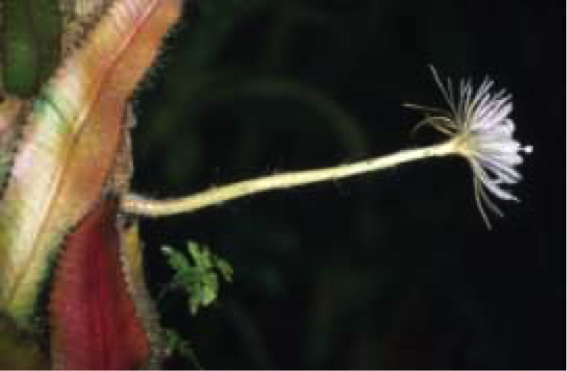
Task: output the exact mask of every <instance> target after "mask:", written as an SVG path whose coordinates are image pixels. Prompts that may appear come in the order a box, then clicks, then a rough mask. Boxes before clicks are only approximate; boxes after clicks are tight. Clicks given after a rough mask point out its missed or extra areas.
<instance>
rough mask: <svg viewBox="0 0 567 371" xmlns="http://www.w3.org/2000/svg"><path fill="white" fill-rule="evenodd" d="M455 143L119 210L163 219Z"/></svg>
mask: <svg viewBox="0 0 567 371" xmlns="http://www.w3.org/2000/svg"><path fill="white" fill-rule="evenodd" d="M456 149H457V147H456V142H455V140H450V141H447V142H445V143H442V144H438V145H434V146H429V147H423V148H417V149H410V150H405V151H401V152H397V153H394V154H392V155H387V156H383V157H377V158H372V159H369V160H363V161H360V162H355V163H352V164H346V165H341V166H336V167H329V168H322V169H314V170H304V171H297V172H287V173H282V174H276V175H271V176H266V177H261V178H256V179H251V180H245V181H241V182H237V183H233V184H228V185H225V186H220V187H215V188H212V189H209V190H206V191H203V192H200V193H197V194H194V195H190V196H187V197H182V198H174V199H166V200H152V199H148V198H145V197H143V196H139V195H135V194H130V195H128V196H126V197H125V198H124V199H123V200H122V210H123V211H124V212H126V213H130V214H135V215H139V216H147V217H153V218H157V217H165V216H170V215H175V214H182V213H191V212H195V211H197V210H200V209H203V208H206V207H209V206H214V205H219V204H222V203H223V202H226V201H230V200H234V199H238V198H243V197H247V196H251V195H254V194H258V193H263V192H268V191H273V190H277V189H287V188H293V187H300V186H305V185H308V184H313V183H320V182H326V181H334V180H339V179H343V178H348V177H353V176H356V175H361V174H365V173H369V172H374V171H378V170H382V169H387V168H391V167H394V166H397V165H401V164H403V163H406V162H411V161H416V160H422V159H426V158H430V157H441V156H447V155H451V154H455V153H456Z"/></svg>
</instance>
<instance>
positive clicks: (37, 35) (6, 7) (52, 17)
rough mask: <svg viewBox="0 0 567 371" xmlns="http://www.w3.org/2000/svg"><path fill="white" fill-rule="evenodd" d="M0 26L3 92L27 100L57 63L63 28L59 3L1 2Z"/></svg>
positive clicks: (41, 0) (49, 0) (42, 0)
mask: <svg viewBox="0 0 567 371" xmlns="http://www.w3.org/2000/svg"><path fill="white" fill-rule="evenodd" d="M0 25H1V27H2V28H1V33H0V45H1V51H0V55H1V56H2V80H3V84H4V89H6V91H8V92H9V93H12V94H15V95H17V96H19V97H22V98H25V97H30V96H32V95H33V94H35V93H36V92H37V91H38V89H39V87H40V86H41V84H43V83H44V82H45V81H46V80H47V79H48V78H49V76H50V75H51V74H52V72H53V70H54V69H55V67H56V66H57V64H58V63H59V56H60V39H61V33H62V27H63V26H62V19H61V14H60V11H59V6H58V2H57V1H53V0H4V2H3V9H2V20H1V21H0Z"/></svg>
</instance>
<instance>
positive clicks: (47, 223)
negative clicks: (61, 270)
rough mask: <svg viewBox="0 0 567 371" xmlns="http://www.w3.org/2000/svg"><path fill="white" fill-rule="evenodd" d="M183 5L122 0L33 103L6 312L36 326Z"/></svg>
mask: <svg viewBox="0 0 567 371" xmlns="http://www.w3.org/2000/svg"><path fill="white" fill-rule="evenodd" d="M181 7H182V1H181V0H117V1H115V2H114V3H113V5H112V7H111V8H109V10H108V11H107V13H106V14H105V15H104V17H103V18H102V19H101V20H100V22H99V23H98V24H97V26H96V27H95V28H94V29H93V31H92V32H91V34H90V35H89V36H88V38H87V39H86V40H85V42H84V43H83V46H82V47H81V48H80V49H78V50H77V51H76V52H75V53H73V54H72V55H71V56H70V57H69V58H68V59H67V60H66V61H65V63H64V64H63V66H62V67H61V68H60V69H59V70H58V72H57V73H56V76H55V77H54V78H53V79H52V80H51V81H50V82H49V83H48V85H47V86H46V88H45V89H43V90H42V91H41V93H40V96H39V98H37V99H36V100H35V101H34V108H33V111H32V113H31V115H30V117H29V119H28V122H27V124H26V127H25V129H24V133H23V140H22V144H21V145H20V148H19V151H18V154H17V156H16V158H15V163H14V166H13V168H12V172H11V177H10V180H9V183H8V185H7V188H6V191H5V193H4V197H3V200H2V204H1V207H0V310H2V311H4V312H5V313H6V314H8V315H9V316H11V317H14V318H15V319H17V320H18V321H20V322H26V321H28V320H29V315H30V314H31V313H32V310H33V305H34V303H35V300H36V298H37V295H38V292H39V285H40V283H41V282H42V280H43V279H44V278H45V275H46V272H47V268H48V260H49V257H50V256H51V255H53V253H54V252H55V251H56V249H57V247H58V246H59V245H60V242H61V238H62V236H64V235H65V234H66V233H67V232H68V230H69V229H70V228H71V227H73V226H75V225H76V223H77V222H78V221H79V220H81V218H82V217H83V216H84V215H85V214H86V212H87V211H88V210H89V209H90V208H91V207H92V206H93V204H94V202H95V201H97V200H98V199H99V198H100V195H101V192H102V190H103V188H104V186H105V184H106V182H107V181H108V179H109V177H110V175H111V171H112V169H113V166H114V164H115V158H116V156H117V155H118V154H119V153H120V148H121V146H122V145H123V142H124V141H123V138H124V132H125V127H124V125H123V124H122V123H123V122H124V112H125V106H126V103H127V101H128V99H129V98H130V97H131V95H132V91H133V90H134V88H135V87H136V85H137V83H138V82H139V80H140V79H141V78H142V77H143V75H144V73H145V72H146V70H147V69H148V68H149V67H150V66H151V64H152V62H153V60H154V59H155V57H156V55H157V53H158V51H159V46H160V44H161V41H162V39H163V37H164V36H165V35H166V33H167V31H168V29H169V27H170V26H171V25H172V24H174V23H175V21H176V20H177V19H178V17H179V15H180V12H181Z"/></svg>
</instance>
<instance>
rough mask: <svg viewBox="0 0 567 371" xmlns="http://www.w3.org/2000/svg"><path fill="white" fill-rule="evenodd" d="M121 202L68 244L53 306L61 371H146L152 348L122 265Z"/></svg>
mask: <svg viewBox="0 0 567 371" xmlns="http://www.w3.org/2000/svg"><path fill="white" fill-rule="evenodd" d="M117 211H118V208H117V202H116V200H106V201H103V202H102V203H100V204H99V205H97V206H96V207H95V209H94V210H93V211H92V212H90V213H89V214H88V215H87V217H86V218H85V219H84V220H83V221H82V222H81V223H80V224H79V227H78V228H77V230H76V231H74V232H73V233H71V234H70V235H69V237H68V238H67V239H66V241H65V247H64V248H63V251H62V253H61V257H60V258H59V259H58V263H57V267H56V271H55V275H54V278H53V290H52V292H51V297H50V303H49V319H50V326H51V358H52V362H53V365H52V366H53V367H54V368H58V369H80V370H84V369H95V370H96V369H133V368H140V367H144V366H145V365H146V364H147V362H148V359H149V354H150V343H149V339H148V337H147V335H146V333H145V329H144V326H143V324H142V321H141V320H140V318H139V317H138V315H137V313H136V310H135V306H134V302H133V300H132V298H131V296H130V294H129V292H128V287H127V283H126V280H125V277H124V275H123V271H122V264H121V261H120V235H119V229H118V228H117V224H116V223H117V220H116V215H117Z"/></svg>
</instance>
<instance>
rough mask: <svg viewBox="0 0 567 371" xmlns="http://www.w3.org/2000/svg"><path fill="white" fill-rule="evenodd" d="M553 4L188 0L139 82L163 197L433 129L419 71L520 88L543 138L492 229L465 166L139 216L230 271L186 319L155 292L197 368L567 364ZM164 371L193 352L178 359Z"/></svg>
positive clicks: (155, 178) (142, 160)
mask: <svg viewBox="0 0 567 371" xmlns="http://www.w3.org/2000/svg"><path fill="white" fill-rule="evenodd" d="M564 27H565V3H564V2H552V1H494V2H492V1H474V2H473V1H471V2H457V1H450V0H442V1H421V0H413V1H410V0H405V1H397V0H285V1H283V0H281V1H280V0H202V1H201V2H200V3H198V2H189V3H188V6H187V11H186V15H185V18H184V21H183V22H182V24H181V25H179V26H178V27H177V29H176V30H174V32H173V35H172V37H171V38H170V40H169V42H168V43H167V45H166V47H165V48H164V53H163V56H162V58H161V60H160V62H159V64H158V66H157V67H156V68H155V70H154V73H153V74H152V76H150V78H149V79H148V80H147V82H146V83H145V84H144V86H143V88H142V89H140V92H139V93H138V94H137V98H136V112H137V115H138V119H139V120H138V126H137V127H136V128H135V130H134V132H133V136H134V145H135V161H136V173H135V179H134V188H135V189H136V190H137V191H139V192H142V193H145V194H149V195H152V196H155V197H167V196H174V195H182V194H186V193H193V192H196V191H198V190H202V189H206V188H208V187H209V186H211V185H219V184H224V183H228V182H232V181H236V180H242V179H246V178H251V177H256V176H261V175H267V174H272V173H275V172H280V171H284V170H294V169H295V170H297V169H306V168H312V167H322V166H330V165H334V164H339V163H345V162H348V161H353V160H357V159H361V158H365V157H368V156H375V155H381V154H387V153H390V152H393V151H396V150H399V149H403V148H407V147H414V146H419V145H424V144H429V143H434V142H436V141H438V140H439V139H440V137H438V136H437V135H434V134H431V133H428V131H427V130H424V131H422V132H420V133H419V134H418V135H417V136H414V137H412V136H411V135H410V132H411V129H412V127H413V126H414V125H415V123H417V121H418V120H419V119H420V116H419V115H418V114H416V113H415V112H412V111H410V110H407V109H404V108H403V107H402V106H401V104H402V103H403V102H415V103H422V104H426V105H430V106H439V105H441V104H443V103H442V101H441V99H440V93H439V91H438V89H437V87H436V86H435V84H434V82H433V80H432V77H431V74H430V72H429V70H428V67H427V66H428V65H429V64H433V65H435V66H436V67H437V69H438V70H439V71H440V72H441V73H443V74H446V75H449V76H452V77H453V78H454V79H459V78H462V77H472V78H473V79H474V80H475V81H479V80H481V79H482V78H483V77H484V76H485V75H489V76H490V77H491V78H493V79H494V80H495V81H496V82H497V85H498V86H499V87H505V88H507V89H508V90H509V91H510V92H512V94H513V95H514V104H515V110H514V112H513V118H514V119H515V121H516V124H517V137H518V138H519V139H520V141H521V142H522V143H530V144H533V145H534V147H535V152H534V153H533V155H531V156H529V157H528V159H527V161H526V163H525V164H524V165H523V166H522V168H521V172H522V173H523V174H524V177H525V180H524V181H522V182H521V184H519V185H518V186H517V187H516V188H515V189H514V192H515V193H516V194H517V195H518V196H519V198H520V199H521V200H522V202H521V203H519V204H515V203H507V204H504V203H499V205H501V206H502V208H503V209H504V212H505V214H506V217H505V218H503V219H499V218H497V217H493V218H492V220H493V224H494V229H493V230H492V231H488V230H487V228H486V227H485V226H484V224H483V222H482V218H481V216H480V214H479V212H478V210H477V208H476V205H475V203H474V198H473V191H472V183H471V173H470V170H469V169H468V167H467V165H466V163H465V162H464V161H463V160H461V159H440V160H429V161H425V162H421V163H413V164H408V165H404V166H402V167H399V168H396V169H393V170H388V171H383V172H380V173H378V174H373V175H368V176H362V177H360V178H356V179H351V180H345V181H340V182H337V183H331V184H324V185H316V186H311V187H308V188H305V189H299V190H290V191H284V192H276V193H271V194H265V195H260V196H255V197H252V198H249V199H245V200H240V201H236V202H232V203H229V204H226V205H223V206H221V207H215V208H211V209H208V210H204V211H200V212H198V213H195V214H192V215H187V216H178V217H172V218H169V219H164V220H159V221H143V223H142V228H143V229H142V233H143V237H144V239H145V241H146V243H147V253H148V254H147V265H148V275H149V283H150V288H151V290H152V291H153V292H154V293H158V292H159V291H160V290H161V288H162V287H163V286H164V285H165V284H166V283H167V282H169V281H170V280H171V277H172V276H171V270H170V269H169V268H168V267H167V265H166V262H165V259H164V258H163V256H162V255H161V253H160V251H159V247H160V246H162V245H166V244H167V245H171V246H176V247H179V248H183V246H185V243H186V241H188V240H193V241H197V242H199V243H202V244H205V245H208V246H210V247H211V249H213V250H214V251H215V252H216V253H218V254H219V255H221V256H223V257H224V258H226V259H227V260H229V261H230V262H231V263H232V265H233V268H234V270H235V275H234V282H233V284H230V285H228V284H227V285H223V286H222V288H221V295H220V299H219V301H218V303H217V304H216V305H215V306H214V307H212V308H208V309H206V310H204V311H202V312H201V313H199V314H198V315H197V316H196V317H192V316H191V315H190V314H189V311H188V308H187V305H186V301H185V297H184V296H183V295H182V294H181V293H173V294H170V295H168V296H167V297H166V298H165V299H163V300H160V301H159V303H158V306H159V309H160V313H161V316H162V322H163V324H164V325H166V326H168V327H171V328H174V329H175V330H177V331H178V332H179V333H180V334H182V335H183V336H184V337H185V338H186V339H187V340H188V341H189V342H190V343H191V346H192V349H193V350H194V351H195V352H196V354H197V357H198V359H199V361H200V363H201V364H202V366H203V367H204V368H207V369H222V368H565V292H566V290H565V264H564V262H565V229H564V218H563V216H564V210H565V209H564V208H563V207H564V206H563V205H565V199H564V195H565V193H564V190H565V181H564V180H565V163H564V158H565V157H564V155H565V151H566V150H565V141H564V138H565V116H564V112H565V106H564V102H565V95H564V91H565V90H564V85H563V81H564V79H565V76H564V72H563V71H564V69H563V66H565V59H564V55H565V54H564V49H563V45H565V44H564V43H565V39H564V35H565V34H564ZM166 366H167V367H170V368H192V367H195V364H194V363H193V362H191V361H190V360H187V359H184V358H182V357H179V356H175V357H173V358H171V359H170V360H169V361H168V363H167V364H166Z"/></svg>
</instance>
